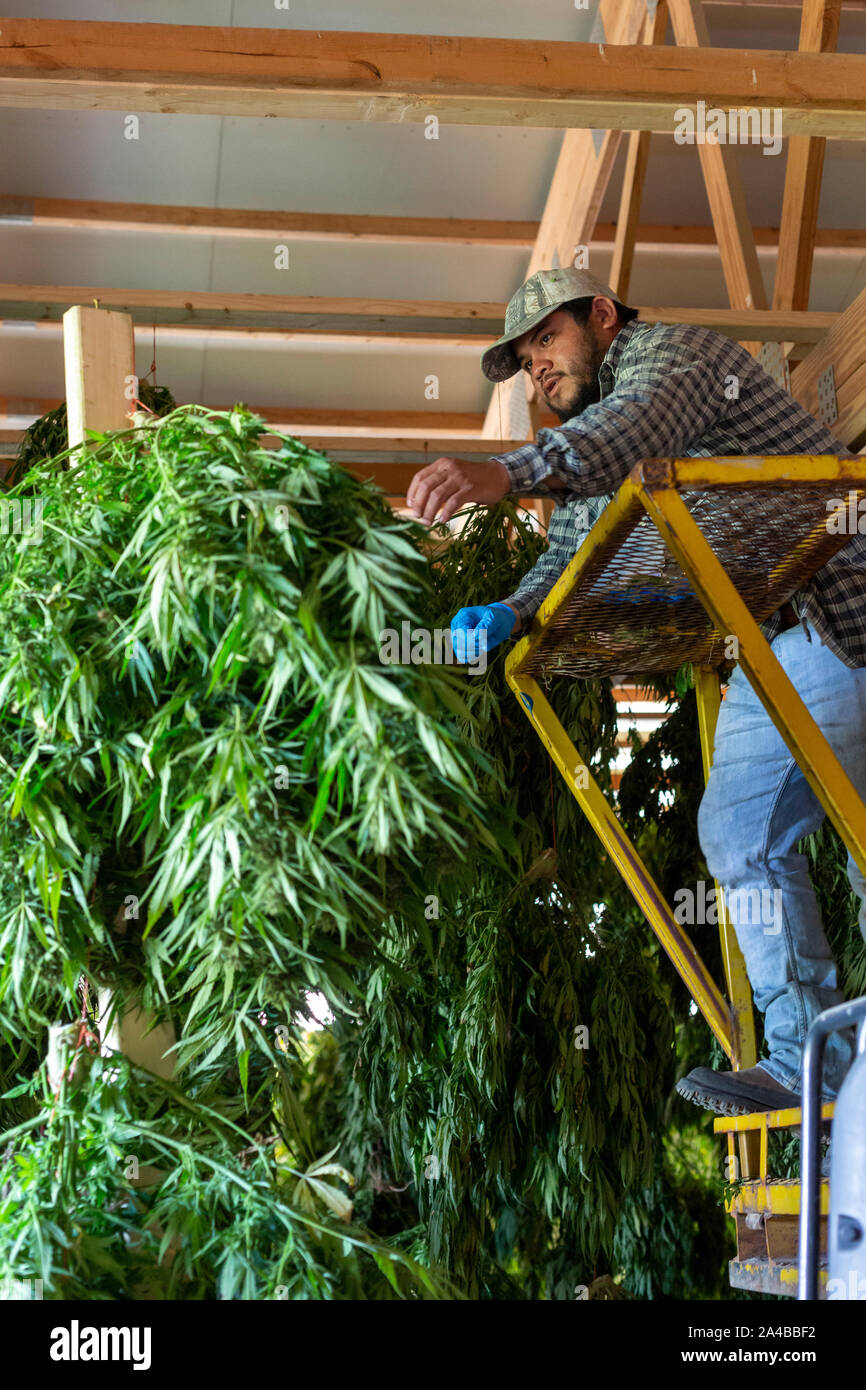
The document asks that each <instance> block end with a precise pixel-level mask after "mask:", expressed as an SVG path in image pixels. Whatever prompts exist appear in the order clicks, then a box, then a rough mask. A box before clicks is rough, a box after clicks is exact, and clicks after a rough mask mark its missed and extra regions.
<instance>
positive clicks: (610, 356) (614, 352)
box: [599, 319, 638, 375]
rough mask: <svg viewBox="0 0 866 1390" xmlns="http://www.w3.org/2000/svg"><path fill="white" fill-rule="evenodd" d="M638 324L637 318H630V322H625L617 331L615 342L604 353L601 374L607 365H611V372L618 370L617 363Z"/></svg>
mask: <svg viewBox="0 0 866 1390" xmlns="http://www.w3.org/2000/svg"><path fill="white" fill-rule="evenodd" d="M637 325H638V320H637V319H630V320H629V322H628V323H626V324H623V326H622V328H621V329H620V330H619V332H618V333H617V335H616V337H615V338H614V340H613V342H612V343H611V345H610V347H609V348H608V350H607V352H606V353H605V355H604V361H603V362H602V364H601V369H600V371H599V375H601V371H603V370H604V368H605V367H609V368H610V370H611V372H615V371H616V367H617V363H618V362H619V359H620V358H621V357H622V354H623V352H624V351H625V347H626V344H627V342H628V340H629V338H630V337H631V335H632V333H633V331H634V329H635V328H636V327H637ZM605 375H606V373H605Z"/></svg>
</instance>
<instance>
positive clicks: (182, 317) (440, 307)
mask: <svg viewBox="0 0 866 1390" xmlns="http://www.w3.org/2000/svg"><path fill="white" fill-rule="evenodd" d="M95 299H96V300H98V301H99V306H100V307H101V308H106V309H121V310H123V311H124V312H125V313H130V314H132V315H133V318H134V319H135V322H136V328H137V329H138V330H140V331H141V332H142V333H145V332H147V331H148V330H149V329H150V327H151V325H152V324H156V326H157V327H159V328H160V330H161V332H163V333H184V334H189V333H193V334H201V335H206V334H208V333H215V334H217V335H218V336H219V335H221V334H224V333H225V334H227V333H242V334H250V335H255V334H260V335H261V336H263V337H272V336H276V337H280V338H283V339H286V338H292V337H293V338H295V339H296V340H298V341H303V342H308V343H314V342H316V341H317V340H318V341H321V342H323V343H329V342H333V341H338V340H340V341H342V340H345V341H347V342H350V343H351V342H355V343H357V345H358V347H363V346H364V345H365V344H370V345H378V346H393V345H402V344H406V343H410V344H411V343H431V342H439V343H442V344H448V345H451V346H453V345H455V344H462V345H465V346H469V347H477V348H478V350H479V353H480V352H481V351H482V350H483V349H484V347H486V346H487V345H488V344H489V342H490V339H491V338H494V337H498V336H499V333H500V331H501V325H502V320H503V318H504V315H505V305H504V304H493V303H490V304H488V303H479V304H472V303H468V304H467V303H452V302H451V301H449V300H439V299H433V300H400V299H392V300H388V299H384V300H371V299H345V298H339V299H327V298H319V297H316V296H311V297H292V296H289V295H273V294H221V293H219V292H218V291H214V290H137V289H126V288H124V289H118V288H115V287H111V286H104V285H15V284H10V285H2V284H0V319H2V320H3V321H4V322H6V323H7V331H8V322H10V321H11V322H14V321H16V320H18V321H22V322H24V323H28V324H32V323H34V322H35V323H36V326H37V327H43V326H44V327H46V328H48V327H50V326H53V325H54V324H56V323H58V322H59V320H60V318H61V317H62V315H63V312H64V310H66V309H67V308H69V306H70V305H71V304H92V303H93V302H94V300H95ZM635 308H637V310H638V313H639V314H640V316H641V317H642V318H643V319H645V320H647V321H649V322H652V323H693V324H697V325H699V326H700V327H702V328H714V329H715V330H716V331H717V332H719V333H724V334H726V335H727V336H728V337H731V338H744V337H755V338H758V339H760V340H761V341H762V342H782V341H785V340H786V339H793V340H795V341H796V342H798V343H816V342H817V341H818V340H819V339H820V337H821V336H822V334H824V333H826V332H827V330H828V328H830V327H831V326H832V325H833V324H834V323H835V322H836V319H837V318H838V315H837V314H834V313H826V312H823V311H817V310H814V311H809V312H804V311H799V310H785V311H783V310H772V309H763V310H758V309H685V308H668V307H661V308H658V307H655V306H652V307H641V306H639V305H635ZM488 437H490V436H488Z"/></svg>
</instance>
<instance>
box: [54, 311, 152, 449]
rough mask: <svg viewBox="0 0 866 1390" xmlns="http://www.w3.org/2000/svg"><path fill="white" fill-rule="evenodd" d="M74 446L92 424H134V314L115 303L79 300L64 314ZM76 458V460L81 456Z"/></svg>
mask: <svg viewBox="0 0 866 1390" xmlns="http://www.w3.org/2000/svg"><path fill="white" fill-rule="evenodd" d="M63 356H64V359H65V363H66V411H67V417H68V426H69V446H70V448H74V447H75V446H76V445H77V444H83V443H84V442H85V440H86V438H87V435H86V433H85V432H86V431H87V430H125V429H129V420H128V418H127V417H128V414H129V412H130V410H132V409H133V402H132V395H131V394H125V393H127V392H129V391H130V388H131V386H132V385H133V384H134V379H135V343H134V338H133V332H132V318H131V316H130V315H129V314H121V313H117V312H116V311H114V310H112V309H91V308H88V307H87V306H86V305H84V304H76V305H75V306H74V307H73V308H72V309H67V311H66V313H65V314H64V315H63ZM77 461H78V460H77V458H75V459H73V463H75V462H77Z"/></svg>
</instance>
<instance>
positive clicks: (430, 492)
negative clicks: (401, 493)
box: [406, 458, 511, 526]
mask: <svg viewBox="0 0 866 1390" xmlns="http://www.w3.org/2000/svg"><path fill="white" fill-rule="evenodd" d="M510 491H511V478H510V476H509V473H508V470H507V468H506V467H505V465H504V464H502V463H497V461H496V460H495V459H489V460H488V461H487V462H486V463H472V462H470V461H469V460H468V459H452V458H441V459H437V460H436V462H435V463H430V464H428V465H427V467H426V468H422V469H420V470H419V472H417V473H416V474H415V476H414V478H413V479H412V482H411V483H410V485H409V491H408V492H407V494H406V502H407V504H408V506H410V507H411V508H412V511H413V512H414V513H415V515H416V517H418V519H419V521H423V522H426V524H427V525H428V526H430V525H432V523H433V522H434V521H435V520H436V514H437V512H438V513H439V520H440V521H450V519H451V517H452V516H453V515H454V513H455V512H456V511H457V510H458V508H460V507H462V506H465V505H466V504H467V503H469V502H499V501H500V500H501V499H502V498H503V497H504V496H505V495H506V493H508V492H510Z"/></svg>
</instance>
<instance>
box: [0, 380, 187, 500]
mask: <svg viewBox="0 0 866 1390" xmlns="http://www.w3.org/2000/svg"><path fill="white" fill-rule="evenodd" d="M138 399H139V401H140V402H141V404H142V405H143V406H145V407H146V408H147V410H149V411H151V412H152V413H153V414H154V415H168V413H169V411H172V410H175V409H176V407H177V403H176V401H175V399H174V396H173V395H172V394H171V392H170V391H169V389H168V387H167V386H155V385H151V383H150V382H149V381H147V380H146V379H145V378H144V377H142V378H141V380H140V381H139V383H138ZM130 404H131V405H132V404H133V403H132V402H131V403H130ZM68 428H69V427H68V421H67V416H66V402H65V401H61V403H60V405H58V406H56V407H55V409H54V410H49V411H48V413H47V414H46V415H42V416H40V418H39V419H38V420H34V421H33V424H32V425H30V426H28V428H27V429H26V430H25V431H24V437H23V438H22V440H21V444H20V445H19V448H18V452H17V454H16V455H15V461H14V463H13V464H12V465H11V467H10V468H9V470H8V472H7V474H6V478H5V480H4V485H5V486H6V487H14V485H15V484H16V483H18V482H20V481H21V479H22V478H23V477H24V474H25V473H26V472H27V471H28V469H29V468H31V467H32V465H33V464H34V463H38V462H40V461H41V460H43V459H52V458H56V457H57V455H58V454H65V453H66V450H67V448H68V445H69V434H68ZM61 466H62V467H63V468H64V470H65V469H67V468H68V460H67V459H64V460H63V462H62V465H61Z"/></svg>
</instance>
